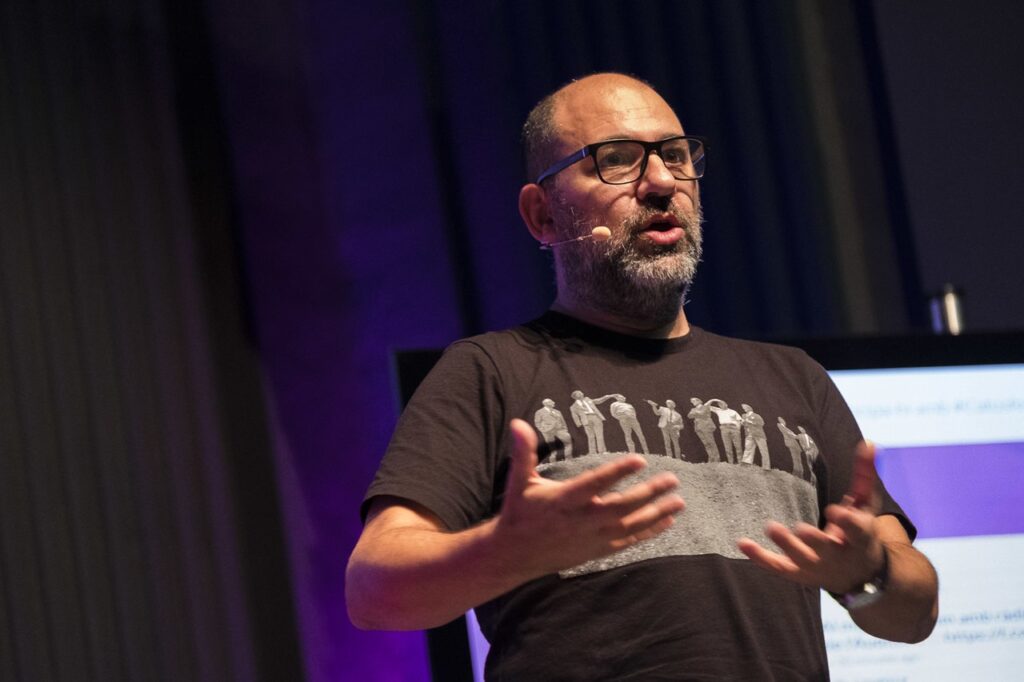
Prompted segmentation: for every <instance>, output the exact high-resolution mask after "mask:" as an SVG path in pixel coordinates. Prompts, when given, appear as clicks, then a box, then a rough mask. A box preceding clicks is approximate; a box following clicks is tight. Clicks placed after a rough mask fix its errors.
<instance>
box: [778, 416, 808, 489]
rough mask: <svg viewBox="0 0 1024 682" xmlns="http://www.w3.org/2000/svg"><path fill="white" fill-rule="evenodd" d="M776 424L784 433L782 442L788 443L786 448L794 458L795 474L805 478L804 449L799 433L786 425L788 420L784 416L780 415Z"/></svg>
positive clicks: (780, 431)
mask: <svg viewBox="0 0 1024 682" xmlns="http://www.w3.org/2000/svg"><path fill="white" fill-rule="evenodd" d="M776 426H777V427H778V428H779V433H781V434H782V442H783V443H785V444H786V449H787V450H789V456H790V457H792V458H793V475H794V476H798V477H800V478H803V477H804V451H803V449H802V448H801V447H800V441H799V440H798V438H797V435H796V434H795V433H793V432H792V431H791V430H790V428H789V427H788V426H786V420H785V419H783V418H782V417H779V423H778V424H776Z"/></svg>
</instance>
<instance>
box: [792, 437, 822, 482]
mask: <svg viewBox="0 0 1024 682" xmlns="http://www.w3.org/2000/svg"><path fill="white" fill-rule="evenodd" d="M796 428H797V431H799V432H800V433H799V435H797V437H796V440H797V442H798V443H800V447H801V449H803V451H804V457H805V458H806V462H805V464H806V465H807V471H809V472H810V477H811V485H816V484H817V481H818V479H817V477H816V476H815V475H814V463H815V462H816V461H817V459H818V454H819V452H818V444H817V443H815V442H814V439H812V438H811V434H809V433H807V429H805V428H804V427H802V426H797V427H796Z"/></svg>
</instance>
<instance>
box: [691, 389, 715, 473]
mask: <svg viewBox="0 0 1024 682" xmlns="http://www.w3.org/2000/svg"><path fill="white" fill-rule="evenodd" d="M690 404H691V405H693V409H691V410H690V411H689V412H687V413H686V416H687V417H689V418H690V419H692V420H693V430H694V431H695V432H696V433H697V437H698V438H700V442H701V444H703V445H704V450H705V451H706V452H707V453H708V461H709V462H721V461H722V455H721V453H719V451H718V443H716V442H715V420H714V419H712V418H711V406H710V405H707V404H706V403H704V401H702V400H701V399H700V398H690Z"/></svg>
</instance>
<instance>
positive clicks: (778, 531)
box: [764, 522, 821, 569]
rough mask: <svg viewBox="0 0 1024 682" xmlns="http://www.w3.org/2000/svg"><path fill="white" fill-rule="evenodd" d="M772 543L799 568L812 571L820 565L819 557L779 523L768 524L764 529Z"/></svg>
mask: <svg viewBox="0 0 1024 682" xmlns="http://www.w3.org/2000/svg"><path fill="white" fill-rule="evenodd" d="M764 532H765V535H767V536H768V537H769V538H770V539H771V541H772V542H774V543H775V544H776V545H778V546H779V549H781V550H782V553H783V554H785V555H786V556H787V557H789V559H790V560H792V562H793V563H794V564H796V565H797V566H799V567H800V568H804V569H813V568H816V567H817V566H818V564H819V563H821V557H820V556H818V553H817V552H815V551H814V550H813V549H812V548H810V547H808V546H807V543H805V542H804V541H803V540H801V539H800V538H798V537H797V536H796V534H794V533H793V531H791V530H790V529H788V528H786V527H785V526H783V525H782V524H781V523H775V522H772V523H769V524H768V525H766V526H765V529H764Z"/></svg>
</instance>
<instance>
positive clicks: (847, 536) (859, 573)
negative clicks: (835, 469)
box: [737, 442, 884, 593]
mask: <svg viewBox="0 0 1024 682" xmlns="http://www.w3.org/2000/svg"><path fill="white" fill-rule="evenodd" d="M879 506H880V503H879V499H878V473H877V472H876V470H875V447H874V445H872V444H871V443H865V442H862V443H860V445H858V446H857V452H856V456H855V459H854V464H853V477H852V480H851V484H850V490H849V492H847V494H846V495H845V496H844V497H843V501H842V502H841V503H840V504H831V505H829V506H828V507H826V508H825V518H826V520H827V523H826V525H825V528H824V529H819V528H817V527H815V526H812V525H810V524H808V523H800V524H797V526H796V527H795V528H793V529H789V528H787V527H786V526H784V525H782V524H781V523H776V522H771V523H769V524H768V525H767V526H766V527H765V534H766V535H767V536H768V537H769V538H770V539H771V540H772V542H774V543H775V544H776V545H778V546H779V549H781V550H782V552H781V553H779V552H773V551H771V550H768V549H765V548H764V547H762V546H761V545H759V544H758V543H757V542H755V541H753V540H751V539H749V538H742V539H740V540H739V542H738V543H737V544H738V546H739V549H740V551H741V552H743V553H744V554H746V555H747V557H749V558H750V560H751V561H753V562H754V563H756V564H757V565H758V566H761V567H762V568H764V569H766V570H768V571H771V572H772V573H775V574H776V575H779V576H781V577H783V578H787V579H789V580H792V581H794V582H798V583H800V584H802V585H809V586H812V587H821V588H824V589H826V590H828V591H830V592H836V593H843V592H847V591H849V590H851V589H853V588H854V587H855V586H857V585H861V584H863V583H865V582H867V581H869V580H871V579H872V578H874V577H875V576H876V575H877V574H878V573H879V571H881V570H882V565H883V562H884V557H883V549H882V542H881V540H880V539H879V533H878V529H877V528H876V523H875V520H876V514H877V513H878V511H879Z"/></svg>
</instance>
